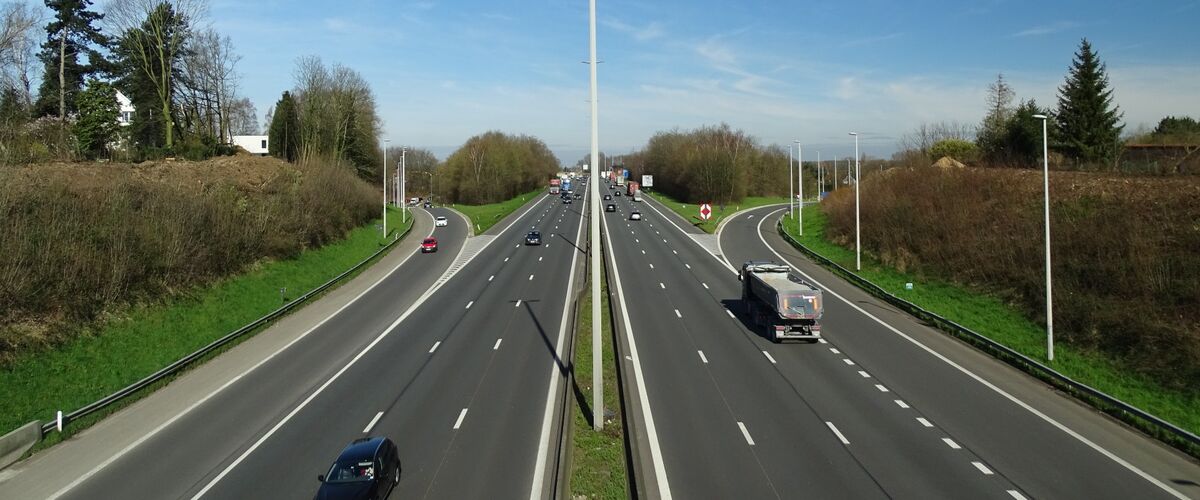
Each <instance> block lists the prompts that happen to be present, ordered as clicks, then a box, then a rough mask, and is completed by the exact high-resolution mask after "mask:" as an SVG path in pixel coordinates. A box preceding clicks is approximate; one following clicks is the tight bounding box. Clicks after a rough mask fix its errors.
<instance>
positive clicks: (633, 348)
mask: <svg viewBox="0 0 1200 500" xmlns="http://www.w3.org/2000/svg"><path fill="white" fill-rule="evenodd" d="M651 208H653V207H651ZM600 222H601V224H604V239H605V241H606V242H607V243H608V248H609V249H610V250H609V252H608V258H609V262H610V263H611V270H612V273H613V281H614V282H615V283H616V285H617V303H618V304H620V305H621V311H622V314H621V320H622V321H621V322H622V324H623V325H624V326H625V338H626V341H627V342H629V354H630V355H631V357H632V358H633V360H632V361H633V379H634V381H635V382H636V385H637V391H638V402H639V403H640V404H641V407H642V418H643V420H645V422H644V424H645V430H646V440H647V441H649V442H650V461H651V462H652V463H653V466H654V478H655V483H656V484H657V485H658V496H659V498H662V499H664V500H670V499H671V498H672V497H671V485H670V482H669V481H668V480H667V468H666V466H665V465H663V457H662V448H661V446H660V445H659V443H658V430H657V429H656V428H655V427H654V413H653V411H652V410H651V408H650V400H649V396H648V395H647V393H646V379H645V377H644V376H643V375H642V363H641V359H642V358H641V357H640V356H638V351H637V342H636V341H635V340H634V338H633V325H631V324H630V321H629V307H628V306H626V305H625V289H624V288H623V287H622V286H621V270H620V269H619V268H618V267H617V256H616V250H615V249H614V248H613V246H612V237H611V236H610V235H609V232H608V219H607V218H604V217H601V218H600ZM531 500H537V499H531Z"/></svg>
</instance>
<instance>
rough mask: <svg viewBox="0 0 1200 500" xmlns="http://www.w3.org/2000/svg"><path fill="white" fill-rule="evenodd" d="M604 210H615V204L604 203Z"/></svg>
mask: <svg viewBox="0 0 1200 500" xmlns="http://www.w3.org/2000/svg"><path fill="white" fill-rule="evenodd" d="M604 211H605V212H616V211H617V206H616V205H613V204H612V203H609V204H607V205H604Z"/></svg>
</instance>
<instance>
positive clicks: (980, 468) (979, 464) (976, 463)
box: [971, 462, 994, 476]
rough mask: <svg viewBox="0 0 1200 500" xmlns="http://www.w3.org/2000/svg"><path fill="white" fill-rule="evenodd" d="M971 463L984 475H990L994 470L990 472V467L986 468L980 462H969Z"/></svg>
mask: <svg viewBox="0 0 1200 500" xmlns="http://www.w3.org/2000/svg"><path fill="white" fill-rule="evenodd" d="M971 465H974V466H975V468H976V469H979V472H982V473H983V474H984V475H985V476H990V475H992V474H994V472H992V469H989V468H987V466H986V465H983V463H982V462H971Z"/></svg>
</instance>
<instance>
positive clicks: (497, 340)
mask: <svg viewBox="0 0 1200 500" xmlns="http://www.w3.org/2000/svg"><path fill="white" fill-rule="evenodd" d="M501 342H504V339H496V345H494V346H492V350H493V351H495V350H497V349H500V343H501Z"/></svg>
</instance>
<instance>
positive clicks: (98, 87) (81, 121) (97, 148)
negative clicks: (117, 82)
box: [74, 79, 121, 158]
mask: <svg viewBox="0 0 1200 500" xmlns="http://www.w3.org/2000/svg"><path fill="white" fill-rule="evenodd" d="M76 102H77V103H78V106H79V118H78V119H77V120H76V121H75V126H74V132H75V140H76V143H77V144H78V145H79V146H78V147H79V151H80V152H81V153H83V155H84V156H85V157H87V158H98V157H101V156H103V155H104V154H105V153H106V152H108V145H109V144H110V143H112V142H114V141H115V140H116V138H117V132H118V131H120V128H121V125H120V124H119V123H117V117H118V116H119V115H120V112H121V111H120V108H119V107H118V105H117V90H116V89H114V88H113V86H112V85H109V84H108V83H105V82H101V81H99V80H95V79H93V80H90V81H89V82H88V86H87V88H86V89H84V91H83V92H80V93H79V97H78V98H77V99H76Z"/></svg>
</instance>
